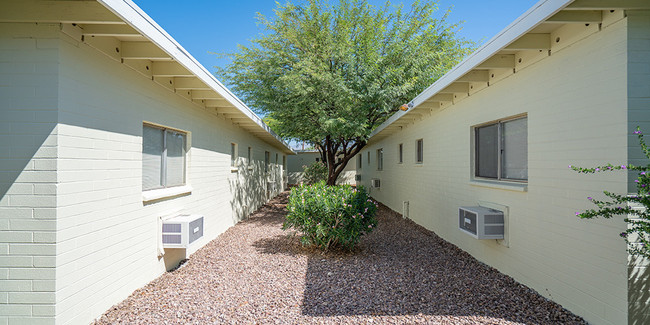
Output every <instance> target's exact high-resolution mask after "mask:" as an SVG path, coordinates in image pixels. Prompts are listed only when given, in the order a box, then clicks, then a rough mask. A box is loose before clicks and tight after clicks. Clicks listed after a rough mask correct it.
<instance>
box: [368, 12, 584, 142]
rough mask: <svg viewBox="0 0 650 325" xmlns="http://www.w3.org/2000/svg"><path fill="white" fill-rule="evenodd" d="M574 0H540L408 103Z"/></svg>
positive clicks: (429, 93)
mask: <svg viewBox="0 0 650 325" xmlns="http://www.w3.org/2000/svg"><path fill="white" fill-rule="evenodd" d="M573 1H574V0H541V1H539V2H538V3H536V4H535V5H533V6H532V7H531V8H530V9H528V10H527V11H526V12H525V13H524V14H522V15H521V16H519V18H517V19H516V20H515V21H513V22H512V23H510V25H508V26H507V27H506V28H504V29H503V30H502V31H501V32H499V33H498V34H497V35H496V36H494V37H492V38H491V39H490V40H488V41H487V42H486V43H485V44H484V45H483V46H481V47H480V48H479V49H478V50H476V51H474V52H473V53H472V54H470V55H469V56H468V57H467V58H465V59H464V60H463V61H462V62H460V63H459V64H457V65H456V66H454V67H453V68H452V69H451V70H449V71H448V72H447V73H445V74H444V75H443V76H442V77H441V78H440V79H438V80H437V81H436V82H434V83H433V84H432V85H431V86H429V87H428V88H427V89H425V90H424V91H423V92H421V93H420V94H419V95H417V96H415V98H414V99H413V100H412V101H411V103H412V104H413V107H417V106H418V105H420V104H422V103H424V102H425V101H427V100H428V99H429V98H431V97H432V96H434V95H435V94H437V93H438V92H440V91H441V90H443V89H444V88H445V87H447V86H449V85H450V84H452V83H453V82H455V81H456V80H457V79H459V78H460V77H462V76H463V75H465V74H466V73H468V72H470V71H472V70H473V69H474V68H476V67H478V66H479V65H480V64H481V63H483V62H485V61H486V60H487V59H489V58H491V57H492V56H493V55H495V54H497V53H498V52H499V51H501V50H503V49H504V48H505V47H506V46H508V45H510V44H511V43H512V42H514V41H516V40H517V39H519V38H520V37H521V36H522V35H525V34H526V33H528V32H529V31H531V30H532V29H533V28H535V27H536V26H537V25H539V24H540V23H542V22H544V21H545V20H546V19H548V18H549V17H551V16H553V15H554V14H556V13H557V12H559V11H560V10H561V9H562V8H564V7H566V6H567V5H569V4H570V3H572V2H573ZM410 111H411V109H410V110H408V111H398V112H397V113H395V114H393V115H392V116H391V117H389V118H388V120H386V121H385V122H384V123H382V124H381V125H380V126H378V127H377V128H376V129H375V130H374V131H373V132H372V133H371V134H370V138H372V137H373V136H375V135H376V134H378V133H379V132H381V131H382V130H383V129H385V128H386V127H387V126H388V125H390V124H392V123H393V122H395V121H397V120H398V119H400V118H401V117H402V116H404V115H405V114H408V113H409V112H410Z"/></svg>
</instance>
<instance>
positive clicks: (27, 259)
mask: <svg viewBox="0 0 650 325" xmlns="http://www.w3.org/2000/svg"><path fill="white" fill-rule="evenodd" d="M290 154H293V152H292V150H291V149H289V148H288V147H287V145H286V144H285V143H284V142H282V141H281V140H280V139H279V138H278V137H277V136H276V135H275V134H273V133H272V132H271V131H270V129H269V128H268V127H267V126H266V125H265V124H264V123H263V122H261V120H260V118H259V117H257V116H256V115H255V114H253V112H252V111H251V110H250V109H249V108H248V107H246V106H245V105H244V104H243V103H242V102H241V101H240V100H239V99H237V98H236V97H235V96H234V95H233V94H232V93H230V91H228V89H226V88H225V87H224V86H223V85H221V84H220V83H219V82H218V81H217V80H216V79H215V78H214V77H213V76H212V75H211V74H210V73H209V72H208V71H207V70H206V69H205V68H203V67H202V66H201V65H200V64H199V63H198V62H197V61H196V60H195V59H193V58H192V57H191V55H189V54H188V53H187V52H185V50H184V49H183V48H182V47H181V46H180V45H179V44H177V43H176V42H175V41H174V40H173V38H171V37H170V36H169V35H168V34H166V33H165V32H164V31H163V30H162V29H161V28H160V27H159V26H158V25H157V24H156V23H155V22H154V21H153V20H151V18H149V17H148V16H147V15H146V14H145V13H144V12H142V11H141V10H140V9H139V8H137V6H135V5H134V4H133V3H132V2H131V1H128V0H126V1H122V0H117V1H100V2H95V1H31V0H29V1H23V0H16V1H13V0H12V1H2V2H0V324H86V323H89V322H91V321H92V320H93V319H94V318H96V317H98V316H100V315H101V314H102V313H103V312H104V311H106V310H107V309H108V308H110V306H112V305H114V304H116V303H118V302H119V301H121V300H123V299H124V298H126V297H127V296H128V295H129V294H131V293H132V292H133V291H134V290H135V289H137V288H139V287H142V286H143V285H145V284H146V283H148V282H149V281H151V280H153V279H154V278H156V277H157V276H159V275H161V274H162V273H163V272H165V271H166V270H167V269H169V268H171V267H174V266H175V265H177V263H178V262H179V261H180V260H181V259H183V258H185V257H187V256H189V255H190V254H191V253H192V252H194V251H195V250H197V249H198V248H200V247H201V246H203V245H205V244H206V243H208V242H209V241H210V240H212V239H214V238H215V237H216V236H218V235H219V234H221V233H222V232H224V231H225V230H226V229H228V228H229V227H231V226H232V225H234V224H235V223H237V222H238V221H239V220H241V219H242V218H245V217H246V216H247V215H248V214H249V213H250V212H251V211H253V210H255V209H256V208H257V207H259V206H260V205H261V204H263V203H264V202H265V201H266V200H268V199H269V198H271V197H273V196H275V195H276V194H277V193H279V191H281V190H283V189H284V188H285V186H286V172H285V170H286V168H285V167H286V157H287V155H290ZM179 214H192V215H200V216H203V228H202V231H203V236H202V237H200V238H199V239H198V240H196V241H195V242H193V243H192V245H190V247H188V248H186V249H185V248H173V249H171V248H164V247H162V246H163V245H162V244H161V230H160V229H161V223H163V222H164V220H166V219H167V218H169V217H173V216H175V215H179Z"/></svg>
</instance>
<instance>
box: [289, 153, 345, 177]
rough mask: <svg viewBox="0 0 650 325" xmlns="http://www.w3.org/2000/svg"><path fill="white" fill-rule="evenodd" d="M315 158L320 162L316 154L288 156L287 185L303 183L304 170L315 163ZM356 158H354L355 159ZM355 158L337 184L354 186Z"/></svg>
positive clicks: (342, 173)
mask: <svg viewBox="0 0 650 325" xmlns="http://www.w3.org/2000/svg"><path fill="white" fill-rule="evenodd" d="M316 158H318V159H319V160H320V153H318V152H298V153H297V154H296V155H291V156H288V158H287V172H288V176H289V184H300V183H302V182H303V175H304V168H303V166H307V165H310V164H313V163H315V162H316ZM355 158H356V157H355ZM355 158H353V159H351V160H350V161H349V162H348V164H347V166H345V169H343V171H342V172H341V174H340V175H339V178H338V179H337V183H338V184H356V182H355V180H354V176H355V175H356V174H357V172H356V168H355V162H356V160H355Z"/></svg>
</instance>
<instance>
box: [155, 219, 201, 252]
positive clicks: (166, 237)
mask: <svg viewBox="0 0 650 325" xmlns="http://www.w3.org/2000/svg"><path fill="white" fill-rule="evenodd" d="M201 237H203V216H202V215H198V214H184V215H179V216H176V217H173V218H170V219H167V220H163V225H162V242H163V247H164V248H187V247H189V246H190V245H191V244H192V243H193V242H195V241H196V240H197V239H199V238H201Z"/></svg>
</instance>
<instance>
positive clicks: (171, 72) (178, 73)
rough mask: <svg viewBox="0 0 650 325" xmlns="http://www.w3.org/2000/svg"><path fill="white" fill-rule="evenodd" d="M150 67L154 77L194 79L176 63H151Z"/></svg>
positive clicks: (192, 75) (191, 74)
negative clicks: (151, 66)
mask: <svg viewBox="0 0 650 325" xmlns="http://www.w3.org/2000/svg"><path fill="white" fill-rule="evenodd" d="M152 65H153V70H152V71H153V75H154V76H156V77H194V74H193V73H191V72H189V71H188V70H187V69H185V67H183V66H182V65H180V64H178V63H176V62H153V63H152Z"/></svg>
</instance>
